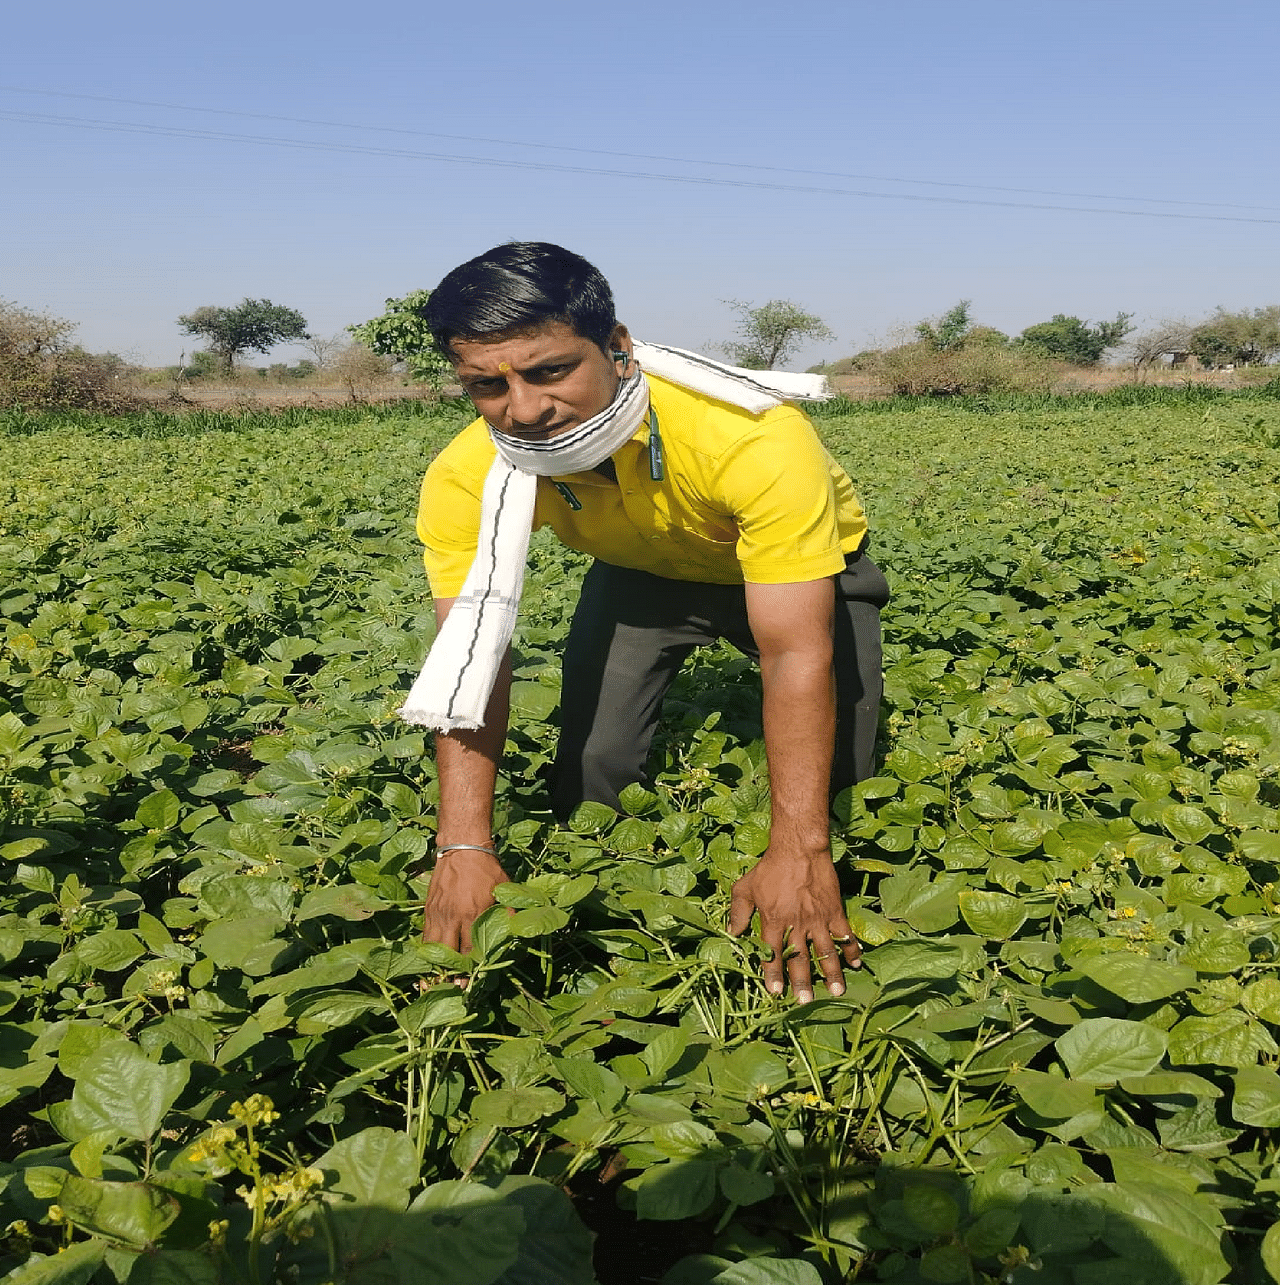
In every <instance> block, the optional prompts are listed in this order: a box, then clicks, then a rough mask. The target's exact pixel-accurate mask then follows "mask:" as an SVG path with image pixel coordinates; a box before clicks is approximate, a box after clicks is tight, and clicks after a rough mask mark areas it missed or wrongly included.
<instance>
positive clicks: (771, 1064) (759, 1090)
mask: <svg viewBox="0 0 1280 1285" xmlns="http://www.w3.org/2000/svg"><path fill="white" fill-rule="evenodd" d="M707 1065H708V1066H709V1068H710V1070H711V1079H712V1083H714V1084H715V1086H716V1088H717V1089H719V1090H720V1091H721V1092H722V1093H728V1094H730V1095H732V1096H733V1097H735V1098H740V1099H745V1100H746V1101H748V1102H754V1101H755V1100H756V1099H757V1098H760V1097H763V1096H765V1095H766V1094H768V1093H773V1092H776V1091H777V1090H778V1089H780V1088H781V1087H782V1086H783V1085H784V1084H786V1083H787V1082H788V1080H789V1079H790V1074H789V1073H788V1071H787V1064H786V1063H785V1062H784V1061H783V1060H782V1059H781V1058H780V1057H779V1056H778V1055H777V1054H776V1053H775V1052H774V1051H773V1050H772V1049H771V1048H769V1046H768V1045H767V1044H762V1043H759V1042H756V1041H753V1042H752V1043H750V1044H743V1045H741V1046H740V1047H738V1048H736V1049H734V1050H733V1052H732V1053H728V1054H723V1053H722V1054H717V1055H715V1056H713V1057H711V1058H708V1061H707Z"/></svg>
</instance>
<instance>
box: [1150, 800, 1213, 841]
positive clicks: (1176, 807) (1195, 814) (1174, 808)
mask: <svg viewBox="0 0 1280 1285" xmlns="http://www.w3.org/2000/svg"><path fill="white" fill-rule="evenodd" d="M1160 824H1161V825H1163V826H1164V828H1165V829H1166V830H1168V831H1169V833H1170V834H1171V835H1173V837H1174V838H1175V839H1177V840H1178V842H1179V843H1199V842H1200V840H1201V839H1203V838H1205V837H1206V836H1207V835H1210V834H1212V833H1213V831H1214V823H1213V818H1212V817H1211V816H1210V815H1209V814H1208V813H1207V812H1205V811H1204V810H1203V809H1202V808H1197V807H1195V806H1193V805H1192V804H1189V803H1171V804H1169V806H1168V807H1166V808H1164V809H1163V810H1162V811H1161V813H1160Z"/></svg>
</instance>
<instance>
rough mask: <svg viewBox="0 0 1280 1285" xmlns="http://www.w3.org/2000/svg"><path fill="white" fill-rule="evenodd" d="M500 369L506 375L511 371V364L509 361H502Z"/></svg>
mask: <svg viewBox="0 0 1280 1285" xmlns="http://www.w3.org/2000/svg"><path fill="white" fill-rule="evenodd" d="M498 369H499V370H500V371H501V372H502V373H503V374H504V375H505V374H506V373H507V372H508V371H509V370H510V369H511V363H510V362H509V361H500V362H499V363H498Z"/></svg>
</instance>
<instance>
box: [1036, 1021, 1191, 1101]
mask: <svg viewBox="0 0 1280 1285" xmlns="http://www.w3.org/2000/svg"><path fill="white" fill-rule="evenodd" d="M1168 1043H1169V1040H1168V1036H1167V1035H1166V1034H1165V1032H1164V1031H1162V1030H1159V1029H1158V1028H1157V1027H1154V1026H1149V1025H1147V1024H1146V1023H1144V1022H1125V1021H1121V1020H1120V1019H1119V1018H1115V1017H1091V1018H1086V1019H1085V1020H1084V1021H1083V1022H1080V1023H1078V1024H1077V1025H1075V1026H1073V1027H1072V1028H1071V1029H1070V1030H1069V1031H1066V1032H1064V1033H1063V1034H1062V1035H1060V1036H1058V1038H1057V1039H1056V1040H1055V1041H1054V1047H1055V1048H1056V1049H1057V1050H1058V1056H1059V1057H1061V1058H1062V1061H1063V1064H1064V1065H1065V1066H1066V1068H1067V1071H1068V1072H1069V1073H1070V1074H1071V1076H1072V1077H1073V1078H1075V1079H1077V1080H1087V1081H1089V1082H1090V1083H1093V1084H1108V1083H1110V1082H1112V1081H1114V1080H1120V1079H1123V1078H1124V1077H1125V1076H1129V1075H1146V1074H1147V1073H1148V1072H1150V1071H1154V1070H1155V1069H1156V1067H1157V1066H1159V1065H1160V1061H1161V1059H1162V1058H1163V1057H1164V1054H1165V1052H1166V1049H1167V1048H1168Z"/></svg>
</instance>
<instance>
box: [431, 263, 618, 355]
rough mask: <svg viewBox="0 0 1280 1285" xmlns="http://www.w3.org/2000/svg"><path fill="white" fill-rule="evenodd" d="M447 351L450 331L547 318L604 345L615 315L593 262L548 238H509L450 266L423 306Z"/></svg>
mask: <svg viewBox="0 0 1280 1285" xmlns="http://www.w3.org/2000/svg"><path fill="white" fill-rule="evenodd" d="M422 316H423V319H424V320H425V321H426V323H427V326H428V328H429V329H430V331H431V335H432V338H433V339H434V340H435V345H436V347H437V348H438V349H439V350H440V352H441V353H443V355H444V356H445V357H449V358H452V357H453V356H454V354H453V352H452V350H451V348H450V345H451V344H452V342H453V341H454V340H455V339H481V338H487V337H490V336H495V337H496V336H499V335H502V334H504V333H508V332H518V331H521V330H530V329H533V328H534V327H536V326H541V325H545V324H546V323H547V322H548V321H562V322H564V323H565V324H566V325H569V326H572V327H573V329H574V331H575V332H576V333H577V334H579V335H581V336H582V337H583V338H584V339H590V340H591V342H592V343H594V344H598V345H599V347H600V349H601V350H602V351H605V350H607V347H608V343H609V336H610V335H612V334H613V331H614V328H615V327H616V326H617V324H618V319H617V317H616V316H615V314H614V309H613V291H612V290H610V289H609V283H608V282H607V281H606V280H605V279H604V274H603V273H602V272H601V271H600V269H599V268H597V267H595V266H593V265H592V264H590V263H588V262H587V261H586V259H584V258H583V257H582V256H581V255H578V254H574V253H573V252H572V251H571V250H566V249H564V248H563V247H561V246H558V245H551V244H550V243H549V242H547V241H509V242H508V243H507V244H506V245H498V246H494V248H493V249H492V250H486V251H485V252H484V253H483V254H479V255H477V256H476V257H475V258H474V259H468V260H467V262H466V263H463V264H460V265H459V266H458V267H456V268H454V269H453V271H452V272H450V273H449V274H448V275H447V276H446V277H445V279H444V280H443V281H441V282H440V284H439V285H438V286H437V287H436V288H435V289H434V290H433V291H432V292H431V297H430V298H429V299H428V300H427V303H426V306H425V308H424V309H423V312H422Z"/></svg>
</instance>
